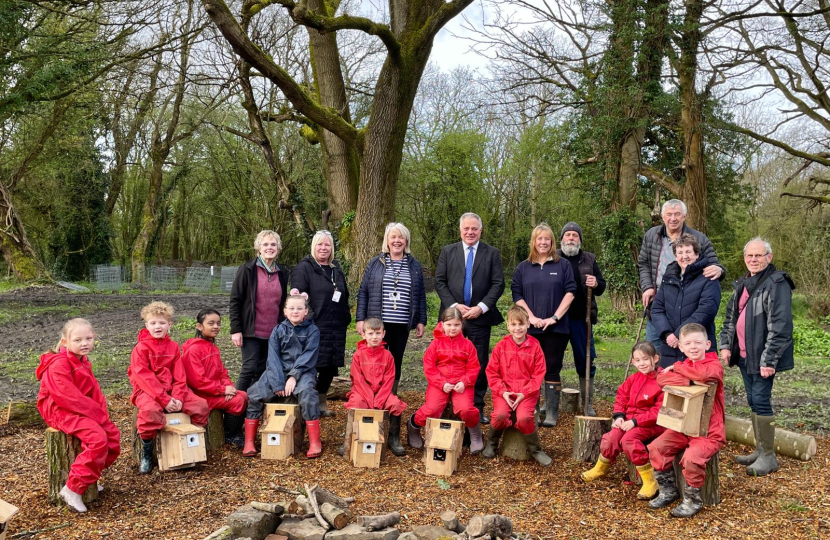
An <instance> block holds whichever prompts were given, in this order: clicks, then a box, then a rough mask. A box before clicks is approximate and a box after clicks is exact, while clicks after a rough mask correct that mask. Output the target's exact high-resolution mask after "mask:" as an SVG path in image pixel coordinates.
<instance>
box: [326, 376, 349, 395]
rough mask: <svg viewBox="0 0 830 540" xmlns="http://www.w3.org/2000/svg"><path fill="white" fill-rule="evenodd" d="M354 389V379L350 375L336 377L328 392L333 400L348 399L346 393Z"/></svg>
mask: <svg viewBox="0 0 830 540" xmlns="http://www.w3.org/2000/svg"><path fill="white" fill-rule="evenodd" d="M351 389H352V380H351V379H350V378H349V377H335V378H334V379H333V380H332V381H331V386H330V387H329V391H328V393H327V394H326V397H327V398H328V399H331V400H333V401H346V394H348V393H349V390H351Z"/></svg>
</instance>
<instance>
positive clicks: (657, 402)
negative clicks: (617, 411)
mask: <svg viewBox="0 0 830 540" xmlns="http://www.w3.org/2000/svg"><path fill="white" fill-rule="evenodd" d="M662 406H663V392H662V391H660V392H658V393H657V394H656V395H655V396H654V405H652V406H651V407H650V408H649V409H648V410H647V411H645V412H641V413H639V414H635V415H634V419H635V420H637V427H651V426H656V425H657V414H658V413H659V412H660V407H662Z"/></svg>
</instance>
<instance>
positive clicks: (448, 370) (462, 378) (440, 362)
mask: <svg viewBox="0 0 830 540" xmlns="http://www.w3.org/2000/svg"><path fill="white" fill-rule="evenodd" d="M463 324H464V319H463V318H462V315H461V312H460V311H459V310H458V309H457V308H454V307H450V308H447V309H445V310H444V313H442V314H441V321H440V322H439V323H438V326H436V327H435V330H434V331H433V332H432V335H433V336H435V339H433V340H432V343H430V344H429V347H427V350H426V352H425V353H424V375H426V379H427V395H426V398H425V402H424V405H423V406H422V407H421V408H420V409H418V411H417V412H416V413H415V414H413V415H412V416H410V417H409V422H408V424H407V432H408V435H409V446H411V447H412V448H423V447H424V438H423V437H422V436H421V429H422V428H423V427H424V425H425V424H426V420H427V418H440V417H441V413H443V412H444V407H446V406H447V401H449V400H452V406H453V411H454V412H455V414H457V415H458V416H459V417H460V418H461V420H462V421H463V422H464V424H465V425H466V426H467V429H469V430H470V454H473V455H475V454H478V453H480V452H481V451H482V450H483V449H484V440H483V438H482V436H481V426H479V413H478V409H476V408H475V405H473V396H474V393H475V382H476V378H477V377H478V372H479V371H481V366H480V365H479V363H478V356H477V355H476V349H475V347H474V346H473V343H472V342H471V341H470V340H469V339H467V338H465V337H464V336H462V335H461V329H462V326H463Z"/></svg>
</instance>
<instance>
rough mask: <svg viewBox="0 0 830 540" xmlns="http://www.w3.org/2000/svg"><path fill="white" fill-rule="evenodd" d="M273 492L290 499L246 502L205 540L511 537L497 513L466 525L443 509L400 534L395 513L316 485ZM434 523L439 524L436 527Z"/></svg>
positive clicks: (510, 524) (508, 523) (506, 539)
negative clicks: (359, 507)
mask: <svg viewBox="0 0 830 540" xmlns="http://www.w3.org/2000/svg"><path fill="white" fill-rule="evenodd" d="M277 490H279V491H281V492H282V493H285V494H288V495H290V496H291V497H293V498H292V499H290V500H287V501H279V502H276V503H266V502H259V501H256V502H251V503H248V504H246V505H243V506H240V507H239V508H238V509H237V510H236V511H235V512H234V513H233V514H231V515H230V516H229V517H228V520H227V525H225V526H224V527H222V528H220V529H218V530H216V531H214V532H213V533H212V534H210V535H209V536H207V537H206V538H205V540H236V539H242V538H250V539H251V540H264V539H266V538H268V539H269V540H270V539H275V538H279V539H280V540H285V539H287V540H514V539H518V538H519V535H517V534H516V533H514V532H513V522H512V521H511V520H510V518H508V517H506V516H501V515H498V514H486V515H476V516H473V517H472V518H470V520H469V521H468V522H467V524H466V526H465V525H464V524H463V523H462V522H461V521H460V520H459V518H458V515H457V514H456V513H455V512H454V511H452V510H447V511H446V512H443V513H442V514H441V515H440V517H436V520H435V521H436V523H435V524H429V525H416V526H414V527H412V531H408V532H402V531H400V530H399V529H398V528H397V526H398V525H400V522H401V514H400V512H397V511H395V512H390V513H388V514H382V515H373V516H357V517H355V516H354V514H353V512H352V511H351V510H350V509H349V506H350V505H351V504H352V503H353V502H354V498H353V497H340V496H338V495H336V494H334V493H332V492H331V491H328V490H326V489H323V488H321V487H319V486H317V485H314V486H309V485H308V484H306V485H304V490H303V491H294V490H290V489H286V488H283V487H277ZM438 523H440V525H438Z"/></svg>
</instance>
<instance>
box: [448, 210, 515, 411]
mask: <svg viewBox="0 0 830 540" xmlns="http://www.w3.org/2000/svg"><path fill="white" fill-rule="evenodd" d="M460 229H461V242H458V243H456V244H451V245H449V246H444V249H442V250H441V255H440V256H439V257H438V266H437V267H436V269H435V292H437V293H438V297H439V298H440V299H441V312H442V313H443V312H444V310H445V309H447V308H448V307H456V308H458V310H459V311H461V314H462V315H463V316H464V336H465V337H466V338H467V339H469V340H470V341H472V342H473V345H474V346H475V348H476V352H477V353H478V361H479V364H481V371H480V372H479V374H478V380H476V387H475V401H474V403H475V406H476V408H477V409H478V410H479V413H480V415H481V423H482V424H489V423H490V419H489V418H488V417H487V416H485V414H484V396H485V394H486V393H487V375H486V374H485V373H484V370H485V368H487V363H488V361H489V360H490V329H491V328H492V327H493V326H495V325H497V324H501V322H502V321H504V318H503V317H502V315H501V313H499V310H498V309H497V308H496V302H497V301H498V299H499V297H500V296H501V294H502V293H503V292H504V272H503V271H502V267H501V254H500V253H499V250H498V249H496V248H494V247H493V246H490V245H487V244H485V243H484V242H482V241H481V230H482V222H481V218H480V217H478V215H476V214H473V213H472V212H468V213H466V214H464V215H463V216H461V220H460Z"/></svg>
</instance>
